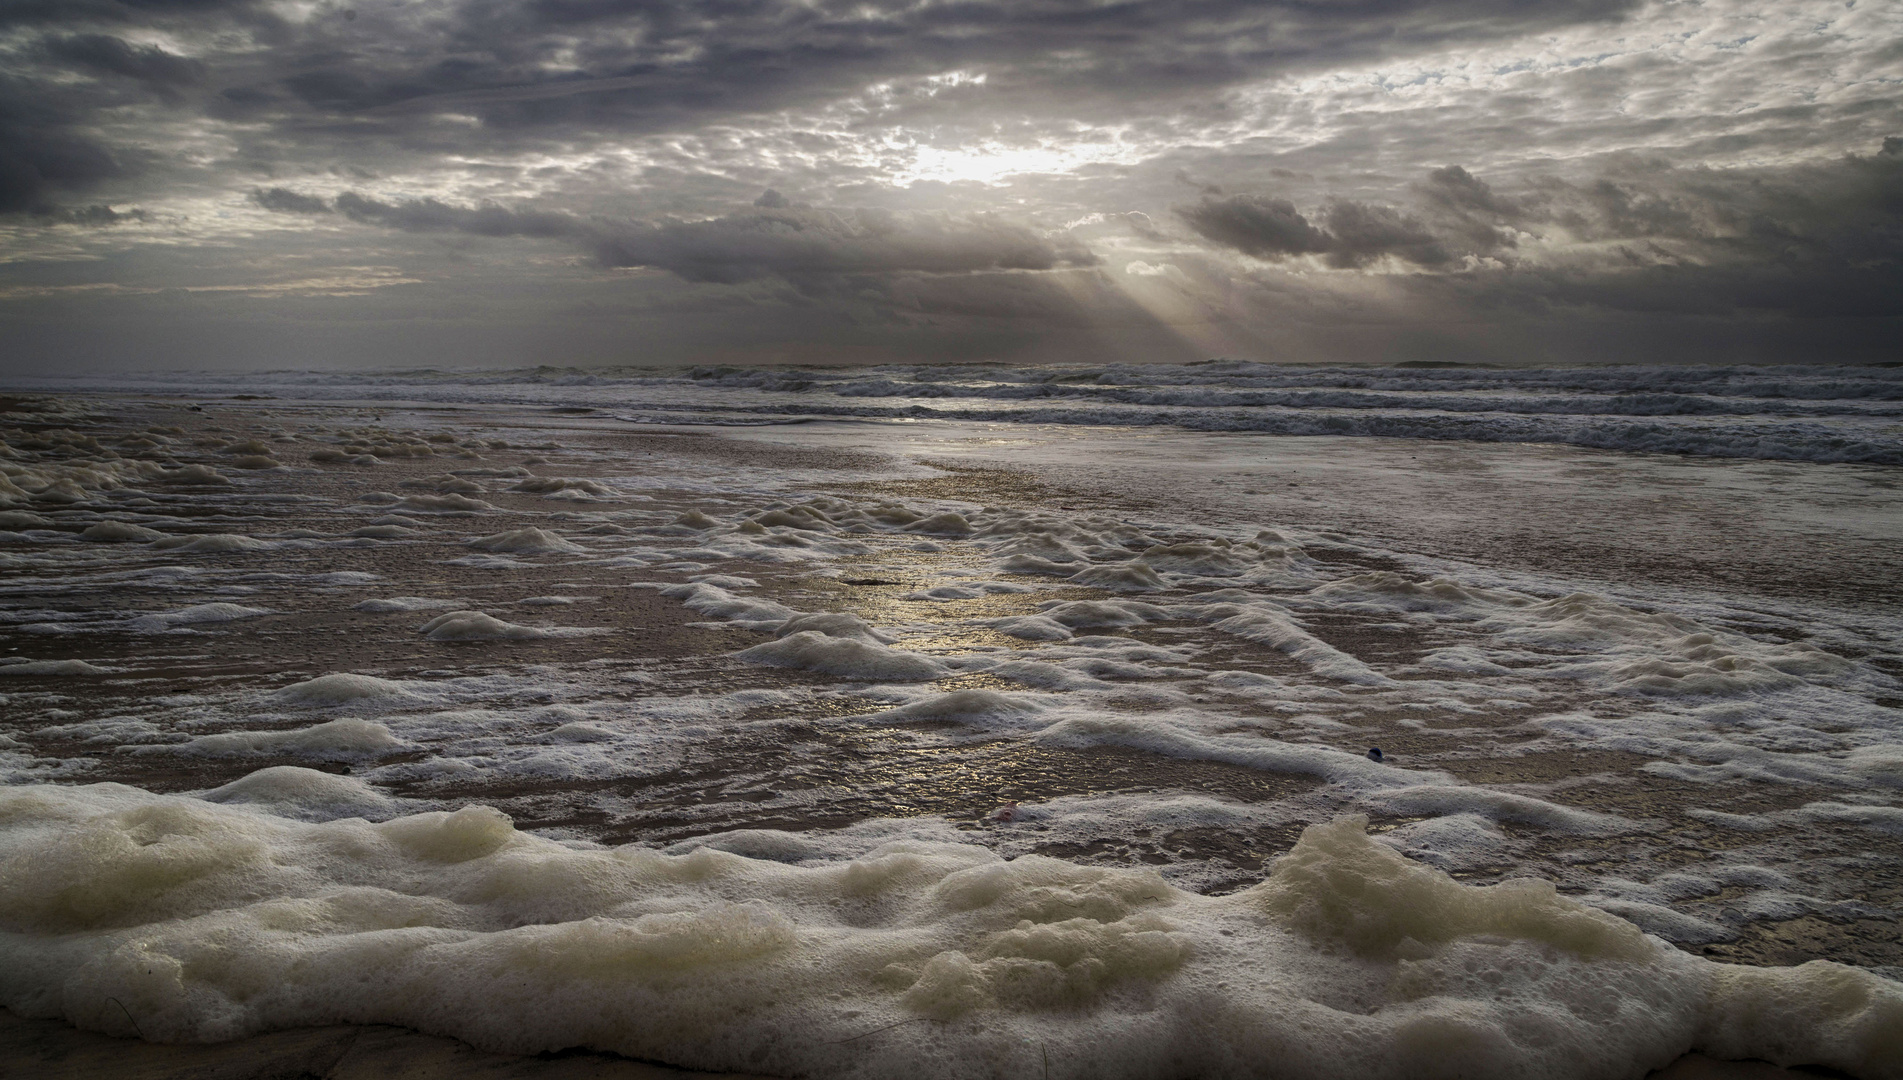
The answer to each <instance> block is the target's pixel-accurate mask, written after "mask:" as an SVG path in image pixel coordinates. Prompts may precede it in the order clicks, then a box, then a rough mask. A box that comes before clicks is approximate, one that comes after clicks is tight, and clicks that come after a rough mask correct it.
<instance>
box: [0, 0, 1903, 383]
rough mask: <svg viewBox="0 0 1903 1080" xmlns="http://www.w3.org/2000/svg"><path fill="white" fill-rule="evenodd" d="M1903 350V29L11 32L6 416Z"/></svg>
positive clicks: (1374, 13)
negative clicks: (195, 390) (1213, 367)
mask: <svg viewBox="0 0 1903 1080" xmlns="http://www.w3.org/2000/svg"><path fill="white" fill-rule="evenodd" d="M1899 342H1903V2H1899V0H1705V2H1699V0H1664V2H1658V0H1247V2H1245V0H1170V2H1165V0H673V2H666V0H414V2H394V0H342V2H329V0H0V343H4V344H0V370H13V371H34V370H46V369H70V368H72V367H75V366H79V367H91V368H112V367H140V368H150V367H211V366H235V365H244V366H263V367H285V366H311V365H324V366H330V365H339V366H359V365H375V366H385V367H413V366H422V365H467V366H490V367H493V366H517V365H524V364H558V365H566V364H582V365H592V364H605V363H620V364H672V363H682V362H733V363H761V362H775V361H778V362H873V361H913V360H931V361H942V360H981V359H1002V360H1013V361H1029V360H1048V361H1071V360H1085V361H1101V360H1122V361H1132V360H1168V361H1175V360H1188V359H1200V358H1203V357H1207V356H1217V355H1224V356H1234V357H1246V358H1254V359H1263V360H1289V361H1364V362H1393V361H1396V360H1407V359H1434V360H1462V359H1467V360H1484V361H1494V362H1499V361H1520V362H1576V361H1611V360H1617V361H1631V360H1662V361H1687V360H1701V361H1713V360H1717V361H1726V360H1743V361H1811V360H1845V359H1850V360H1855V359H1865V360H1867V359H1903V347H1900V346H1899Z"/></svg>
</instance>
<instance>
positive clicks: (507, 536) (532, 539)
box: [468, 525, 584, 555]
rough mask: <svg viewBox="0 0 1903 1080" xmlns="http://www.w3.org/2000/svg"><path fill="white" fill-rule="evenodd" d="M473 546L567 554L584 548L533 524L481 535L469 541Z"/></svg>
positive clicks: (533, 552)
mask: <svg viewBox="0 0 1903 1080" xmlns="http://www.w3.org/2000/svg"><path fill="white" fill-rule="evenodd" d="M468 543H469V546H470V547H472V548H480V549H481V550H483V551H513V552H521V553H524V554H543V553H547V552H561V553H563V554H567V555H580V554H582V553H583V551H584V549H583V548H582V547H580V546H579V545H577V544H572V543H570V542H568V541H567V540H564V539H562V538H561V537H560V536H558V535H556V534H555V533H552V532H549V531H547V530H545V529H538V528H536V527H534V526H533V525H531V526H529V527H528V528H526V529H510V530H508V531H507V532H499V533H492V534H491V535H489V536H479V537H477V538H475V539H474V540H471V541H469V542H468Z"/></svg>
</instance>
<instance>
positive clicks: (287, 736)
mask: <svg viewBox="0 0 1903 1080" xmlns="http://www.w3.org/2000/svg"><path fill="white" fill-rule="evenodd" d="M402 745H403V741H402V740H401V739H398V738H397V737H396V736H395V735H392V734H391V733H390V729H389V728H387V727H384V726H383V725H382V724H378V723H374V722H372V721H369V720H359V719H357V718H356V717H352V716H346V717H341V718H339V719H336V720H331V721H327V722H325V723H322V724H318V725H316V726H314V727H307V728H299V729H297V730H295V731H225V732H220V733H218V734H216V735H200V736H199V737H197V738H195V739H193V740H192V741H190V742H188V743H183V744H181V745H178V746H168V747H165V748H164V749H167V750H175V751H177V752H179V753H183V754H203V755H205V756H207V757H229V756H234V755H241V754H298V755H305V756H309V757H319V758H339V757H342V758H351V757H364V756H367V755H372V754H380V753H383V752H384V751H387V750H394V749H397V748H398V747H401V746H402Z"/></svg>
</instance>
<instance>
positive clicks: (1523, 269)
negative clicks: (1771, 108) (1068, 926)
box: [1177, 139, 1903, 317]
mask: <svg viewBox="0 0 1903 1080" xmlns="http://www.w3.org/2000/svg"><path fill="white" fill-rule="evenodd" d="M1413 194H1414V196H1415V200H1416V205H1415V206H1414V207H1411V208H1400V207H1393V206H1383V205H1372V204H1367V203H1358V202H1352V201H1348V200H1339V199H1334V200H1329V201H1327V202H1326V203H1325V204H1324V205H1323V207H1322V209H1321V210H1320V211H1319V213H1318V215H1317V217H1318V220H1319V222H1320V224H1319V225H1318V224H1315V223H1312V222H1311V221H1310V220H1309V218H1308V217H1307V216H1306V215H1304V214H1303V213H1302V212H1301V211H1300V210H1298V209H1297V208H1296V207H1295V205H1294V204H1293V203H1291V202H1289V201H1288V200H1285V199H1278V198H1274V197H1272V196H1267V195H1260V194H1243V195H1228V196H1221V197H1215V196H1209V197H1205V198H1204V199H1202V200H1201V201H1199V202H1197V203H1195V204H1193V205H1189V206H1184V207H1179V208H1177V214H1178V216H1179V217H1181V218H1182V220H1183V221H1184V222H1185V223H1186V224H1188V225H1189V226H1190V228H1191V229H1193V230H1194V231H1195V232H1196V233H1197V234H1198V235H1200V236H1202V237H1203V238H1204V239H1206V240H1209V241H1211V242H1213V243H1215V244H1218V245H1220V246H1222V247H1226V248H1230V249H1233V250H1236V251H1240V252H1242V253H1244V254H1247V255H1251V256H1253V257H1256V258H1259V259H1263V260H1267V261H1272V262H1274V261H1283V260H1287V259H1291V258H1295V257H1298V256H1304V255H1319V256H1322V257H1323V259H1324V261H1325V262H1326V263H1327V264H1328V265H1330V266H1332V267H1335V268H1337V269H1347V268H1356V267H1363V266H1366V265H1368V264H1369V263H1370V262H1371V261H1372V260H1374V259H1376V258H1379V257H1381V256H1394V257H1395V258H1397V259H1399V260H1401V261H1402V262H1404V263H1406V264H1408V265H1409V266H1411V267H1412V268H1413V269H1414V270H1415V273H1414V274H1413V275H1412V276H1410V277H1408V278H1407V279H1406V281H1407V285H1406V287H1407V288H1410V289H1412V290H1414V291H1415V292H1416V293H1418V294H1420V295H1422V296H1432V297H1435V298H1437V302H1438V303H1441V304H1443V305H1444V306H1445V307H1446V309H1447V310H1449V311H1453V310H1465V311H1469V312H1484V311H1487V310H1495V311H1500V310H1519V311H1522V312H1539V311H1542V310H1550V309H1552V308H1555V307H1574V308H1577V307H1591V308H1606V309H1615V310H1620V311H1634V312H1651V313H1684V314H1702V315H1722V314H1725V313H1729V312H1734V311H1762V312H1775V313H1780V314H1785V315H1792V316H1798V317H1829V316H1848V317H1869V316H1898V315H1903V140H1896V139H1886V140H1885V141H1884V144H1883V149H1882V150H1881V151H1879V152H1878V153H1876V154H1872V155H1867V156H1860V155H1849V156H1846V157H1844V158H1842V159H1840V160H1838V161H1835V162H1830V163H1826V164H1817V165H1805V166H1797V167H1786V168H1775V169H1771V168H1767V169H1731V170H1715V169H1704V168H1696V169H1679V168H1674V167H1672V166H1670V165H1668V164H1665V163H1662V162H1658V161H1654V160H1643V159H1640V160H1633V161H1630V162H1627V163H1626V164H1625V165H1624V167H1623V168H1620V169H1618V170H1616V171H1613V172H1610V173H1608V174H1607V175H1604V176H1601V177H1598V178H1596V179H1593V180H1590V181H1584V182H1572V181H1567V180H1564V179H1560V178H1554V177H1545V178H1539V179H1536V180H1534V181H1533V182H1531V183H1529V184H1528V185H1527V188H1526V190H1525V191H1524V192H1523V193H1519V194H1516V195H1513V196H1508V195H1503V194H1501V193H1498V192H1496V191H1494V190H1493V188H1492V187H1491V186H1490V185H1488V184H1486V183H1485V182H1483V181H1481V180H1480V179H1479V178H1477V177H1474V176H1473V175H1472V174H1470V173H1468V172H1467V171H1466V170H1465V169H1461V168H1459V167H1457V166H1447V167H1444V168H1440V169H1436V170H1434V171H1432V172H1431V173H1429V174H1428V177H1427V179H1426V180H1425V181H1424V182H1422V183H1419V184H1417V185H1415V186H1414V188H1413ZM1521 236H1524V237H1527V238H1528V239H1529V241H1530V242H1529V243H1528V244H1525V245H1522V244H1520V243H1519V240H1518V237H1521ZM1467 255H1484V256H1487V261H1486V262H1484V263H1482V264H1471V263H1469V262H1467V261H1466V260H1465V259H1464V256H1467Z"/></svg>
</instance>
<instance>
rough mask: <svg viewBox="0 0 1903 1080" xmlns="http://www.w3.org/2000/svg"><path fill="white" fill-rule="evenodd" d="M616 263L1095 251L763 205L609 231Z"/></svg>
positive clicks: (985, 230) (958, 222) (995, 259)
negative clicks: (709, 216)
mask: <svg viewBox="0 0 1903 1080" xmlns="http://www.w3.org/2000/svg"><path fill="white" fill-rule="evenodd" d="M596 253H597V255H598V257H599V258H600V259H601V261H602V262H604V263H606V264H607V265H609V266H657V267H661V268H663V269H666V270H670V271H672V272H674V273H675V274H678V275H680V276H681V277H683V278H686V279H687V280H689V281H706V282H721V283H732V282H740V281H749V280H752V279H754V278H760V277H766V276H768V275H777V276H779V277H784V278H789V279H792V278H803V277H811V276H814V275H833V274H889V273H897V272H902V271H915V272H920V273H928V274H957V273H971V272H974V271H982V270H1052V269H1056V268H1058V267H1060V266H1088V265H1091V264H1093V263H1095V262H1096V257H1095V256H1094V255H1092V254H1091V253H1090V252H1089V251H1088V250H1087V249H1085V248H1083V247H1082V246H1080V245H1078V244H1076V243H1074V242H1072V241H1070V240H1069V239H1068V238H1067V237H1063V236H1061V235H1060V236H1059V237H1057V238H1052V237H1047V236H1043V235H1040V234H1039V233H1037V232H1035V231H1033V230H1031V229H1028V228H1025V227H1024V226H1022V225H1018V224H1015V223H1012V222H1008V221H1004V220H1002V219H999V218H996V217H993V216H990V215H971V216H964V217H952V216H947V215H933V214H895V213H891V212H889V211H880V210H870V209H859V210H843V211H837V212H836V211H831V210H818V209H811V208H798V207H756V208H754V209H752V210H750V211H748V212H745V213H738V214H730V215H728V216H726V217H720V218H714V219H712V220H708V221H680V222H664V223H660V224H637V225H630V226H626V227H624V228H620V229H615V230H612V231H609V232H606V233H604V234H603V235H602V236H601V237H600V239H599V241H598V243H597V244H596Z"/></svg>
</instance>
